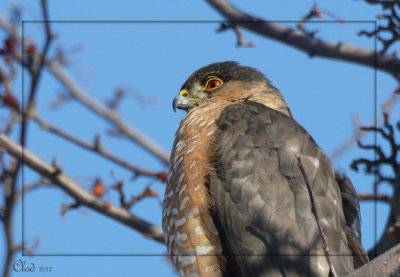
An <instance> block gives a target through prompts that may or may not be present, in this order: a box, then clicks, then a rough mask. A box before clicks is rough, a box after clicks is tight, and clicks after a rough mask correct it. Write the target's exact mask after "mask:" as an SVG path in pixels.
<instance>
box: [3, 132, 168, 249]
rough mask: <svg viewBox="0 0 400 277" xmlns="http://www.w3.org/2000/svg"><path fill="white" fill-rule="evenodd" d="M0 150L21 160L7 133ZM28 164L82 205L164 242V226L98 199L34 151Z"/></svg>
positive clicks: (28, 153)
mask: <svg viewBox="0 0 400 277" xmlns="http://www.w3.org/2000/svg"><path fill="white" fill-rule="evenodd" d="M0 147H2V148H3V149H4V150H6V151H7V152H8V153H9V154H10V155H11V156H13V157H14V158H16V159H18V160H21V158H22V147H21V145H19V144H18V143H16V142H14V141H12V140H11V139H10V138H8V137H7V136H6V135H4V134H3V133H0ZM23 151H24V163H25V165H26V166H28V167H30V168H32V169H33V170H34V171H36V172H38V173H39V174H41V175H42V176H44V177H46V178H47V179H49V180H50V181H51V182H52V183H53V184H55V185H57V186H59V187H60V188H61V189H63V190H64V191H65V192H66V193H67V194H69V195H70V196H71V197H72V198H74V199H75V200H76V201H77V202H79V203H80V204H81V205H84V206H86V207H88V208H91V209H93V210H96V211H98V212H100V213H102V214H104V215H106V216H108V217H110V218H112V219H114V220H116V221H118V222H120V223H122V224H125V225H127V226H129V227H131V228H132V229H135V230H137V231H139V232H140V233H141V234H143V235H144V236H145V237H147V238H149V239H153V240H155V241H158V242H160V243H164V238H163V233H162V230H161V228H160V227H158V226H155V225H153V224H151V223H149V222H147V221H145V220H143V219H141V218H139V217H137V216H135V215H133V214H132V213H130V212H129V211H128V210H126V209H124V208H121V207H118V206H115V205H112V204H110V203H107V202H105V201H103V200H102V199H100V198H98V197H96V196H94V195H93V194H92V193H90V192H88V191H87V190H85V189H84V188H82V187H81V186H80V185H79V184H77V183H76V182H75V181H74V180H73V179H72V178H70V177H69V176H68V175H66V174H65V173H63V172H60V171H57V169H55V168H54V166H52V165H51V164H49V163H47V162H46V161H44V160H42V159H41V158H39V157H38V156H37V155H35V154H34V153H32V152H31V151H29V150H27V149H24V150H23Z"/></svg>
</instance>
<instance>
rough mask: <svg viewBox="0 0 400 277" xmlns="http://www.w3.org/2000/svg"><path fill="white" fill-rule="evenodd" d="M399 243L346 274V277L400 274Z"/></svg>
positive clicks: (383, 276) (392, 275) (384, 276)
mask: <svg viewBox="0 0 400 277" xmlns="http://www.w3.org/2000/svg"><path fill="white" fill-rule="evenodd" d="M399 257H400V244H398V245H396V246H394V247H393V248H391V249H390V250H388V251H386V252H385V253H383V254H382V255H380V256H379V257H377V258H375V259H373V260H372V261H370V262H369V263H367V264H366V265H364V266H362V267H360V268H358V269H357V270H355V271H354V272H352V273H350V274H349V275H347V276H348V277H364V276H369V277H394V276H399V274H400V261H399Z"/></svg>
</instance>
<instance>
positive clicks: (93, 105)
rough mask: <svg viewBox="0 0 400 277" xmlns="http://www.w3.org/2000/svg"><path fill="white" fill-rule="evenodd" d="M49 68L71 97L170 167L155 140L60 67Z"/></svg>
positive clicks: (165, 154)
mask: <svg viewBox="0 0 400 277" xmlns="http://www.w3.org/2000/svg"><path fill="white" fill-rule="evenodd" d="M47 67H48V69H49V70H50V72H51V73H53V74H54V76H55V77H56V78H57V79H58V80H59V81H60V82H61V83H62V84H63V85H64V86H66V87H67V88H68V90H69V92H70V93H71V95H72V96H73V97H74V98H75V99H77V100H78V101H80V102H81V103H82V104H84V105H85V106H86V107H87V108H89V109H90V110H92V111H93V112H95V113H96V114H98V115H100V116H101V117H103V118H104V119H106V120H107V121H109V122H110V123H112V124H113V125H114V126H115V127H116V128H117V130H118V131H119V133H120V134H121V135H124V136H126V137H128V138H130V139H131V140H133V141H135V142H136V143H138V144H139V145H141V146H142V147H143V148H145V149H146V150H147V151H149V152H150V153H152V154H153V155H155V156H156V157H157V158H159V159H160V160H161V161H162V162H163V163H164V164H165V165H169V154H168V152H167V151H166V150H164V149H163V148H162V147H161V146H159V144H158V143H156V142H155V141H154V140H153V139H151V138H150V137H148V136H147V135H145V134H143V133H142V132H140V131H139V130H137V129H136V128H134V127H133V126H130V125H129V124H128V123H126V122H125V121H124V120H123V119H122V118H121V117H120V116H119V115H118V114H117V113H116V112H115V111H114V110H113V109H110V108H108V107H106V106H105V105H104V104H102V103H100V102H98V101H97V100H95V99H94V98H92V97H91V96H90V95H89V94H88V93H87V92H85V91H84V90H83V89H82V88H81V87H80V86H79V85H78V84H77V83H76V82H75V81H74V80H73V79H72V77H71V76H70V75H69V74H68V73H67V72H66V71H65V70H64V69H63V68H62V67H61V66H59V65H57V64H52V63H47Z"/></svg>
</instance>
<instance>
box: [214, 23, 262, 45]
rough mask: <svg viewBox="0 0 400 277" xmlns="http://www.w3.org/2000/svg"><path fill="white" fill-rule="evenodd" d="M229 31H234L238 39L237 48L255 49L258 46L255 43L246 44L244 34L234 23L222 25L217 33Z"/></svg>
mask: <svg viewBox="0 0 400 277" xmlns="http://www.w3.org/2000/svg"><path fill="white" fill-rule="evenodd" d="M227 29H232V30H233V31H234V32H235V34H236V37H237V43H236V46H238V47H241V46H243V47H255V46H256V44H255V43H254V42H246V41H244V40H243V33H242V31H240V29H239V27H238V26H237V25H236V24H233V23H229V22H228V23H221V26H220V27H219V28H218V29H217V33H219V32H223V31H226V30H227Z"/></svg>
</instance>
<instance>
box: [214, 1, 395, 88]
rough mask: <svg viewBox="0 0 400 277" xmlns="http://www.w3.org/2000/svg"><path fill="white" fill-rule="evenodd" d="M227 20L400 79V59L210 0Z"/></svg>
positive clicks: (327, 56) (308, 49)
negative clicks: (326, 37)
mask: <svg viewBox="0 0 400 277" xmlns="http://www.w3.org/2000/svg"><path fill="white" fill-rule="evenodd" d="M207 2H208V3H209V4H210V5H211V6H213V7H214V8H215V9H216V10H217V11H218V12H220V13H221V14H222V15H223V16H224V17H225V18H226V19H227V20H229V21H230V22H234V23H235V24H236V25H238V26H241V27H244V28H246V29H248V30H250V31H253V32H255V33H257V34H259V35H261V36H265V37H269V38H272V39H276V40H279V41H281V42H283V43H285V44H288V45H291V46H293V47H296V48H297V49H300V50H302V51H304V52H306V53H308V54H309V55H310V57H313V56H321V57H326V58H333V59H337V60H343V61H348V62H354V63H357V64H361V65H365V66H369V67H371V68H375V67H376V68H378V69H380V70H383V71H385V72H388V73H390V74H391V75H392V76H393V77H395V78H396V79H397V80H398V81H399V82H400V60H399V59H398V58H397V57H394V56H392V55H387V54H379V55H376V53H375V52H374V51H373V50H370V49H365V48H359V47H355V46H353V45H350V44H346V43H341V42H338V43H332V42H325V41H323V40H321V39H317V38H314V37H312V36H309V35H307V34H304V33H303V32H302V31H299V30H295V29H291V28H288V27H285V26H283V25H279V24H276V23H273V22H271V21H266V20H265V19H261V18H257V17H254V16H251V15H248V14H245V13H243V12H242V11H240V10H238V9H236V8H235V7H234V6H232V5H231V4H230V3H229V2H228V1H226V0H207Z"/></svg>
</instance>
